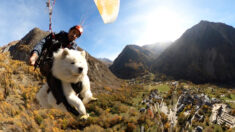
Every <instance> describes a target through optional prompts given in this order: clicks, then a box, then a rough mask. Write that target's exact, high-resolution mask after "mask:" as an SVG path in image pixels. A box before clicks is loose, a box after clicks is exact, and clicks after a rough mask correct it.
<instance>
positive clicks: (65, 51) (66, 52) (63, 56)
mask: <svg viewBox="0 0 235 132" xmlns="http://www.w3.org/2000/svg"><path fill="white" fill-rule="evenodd" d="M68 54H69V50H68V49H67V48H65V49H64V50H63V53H62V56H61V58H62V59H64V58H65V57H66V56H67V55H68Z"/></svg>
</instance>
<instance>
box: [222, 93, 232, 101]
mask: <svg viewBox="0 0 235 132" xmlns="http://www.w3.org/2000/svg"><path fill="white" fill-rule="evenodd" d="M221 99H223V100H235V94H229V96H225V97H222V98H221Z"/></svg>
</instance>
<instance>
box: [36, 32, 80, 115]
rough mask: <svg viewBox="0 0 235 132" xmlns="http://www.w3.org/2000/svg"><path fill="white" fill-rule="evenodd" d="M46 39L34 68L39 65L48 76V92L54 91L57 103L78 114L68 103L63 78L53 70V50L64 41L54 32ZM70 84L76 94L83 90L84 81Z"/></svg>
mask: <svg viewBox="0 0 235 132" xmlns="http://www.w3.org/2000/svg"><path fill="white" fill-rule="evenodd" d="M45 40H46V41H45V44H44V45H43V48H42V53H41V54H40V56H39V57H38V59H37V61H36V64H35V67H34V68H35V69H36V68H37V67H38V66H39V68H40V72H41V74H42V75H44V76H46V78H47V84H48V86H49V88H48V90H47V93H49V92H52V94H53V96H54V97H55V99H56V104H57V105H59V104H60V103H63V104H64V106H65V108H66V109H67V111H69V112H70V113H72V114H73V115H75V116H78V115H79V112H78V111H77V110H76V109H75V108H74V107H73V106H71V105H70V104H69V103H68V101H67V99H66V97H65V94H64V91H63V88H62V82H61V80H59V79H57V78H56V77H54V76H53V75H52V72H51V68H52V65H53V57H52V56H53V52H55V51H56V50H57V49H59V48H60V47H62V43H60V42H59V41H58V40H57V39H56V37H55V35H54V34H53V33H51V34H50V35H48V36H47V37H46V38H45ZM70 85H71V87H72V88H73V90H74V91H75V92H76V94H79V93H80V92H81V91H82V82H78V83H76V84H74V83H71V84H70ZM79 98H81V97H79Z"/></svg>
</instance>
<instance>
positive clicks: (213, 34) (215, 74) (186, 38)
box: [151, 21, 235, 83]
mask: <svg viewBox="0 0 235 132" xmlns="http://www.w3.org/2000/svg"><path fill="white" fill-rule="evenodd" d="M234 51H235V29H234V28H233V27H232V26H229V25H226V24H224V23H214V22H208V21H201V22H200V23H198V24H197V25H195V26H193V27H192V28H190V29H188V30H187V31H186V32H185V33H184V34H183V35H182V36H181V37H180V38H179V39H178V40H176V41H175V42H174V43H173V44H172V45H171V46H170V47H168V48H167V49H166V50H165V51H164V52H163V53H162V54H161V55H160V56H159V58H157V59H155V60H154V61H153V62H154V63H153V65H152V69H151V70H152V71H153V72H161V73H165V74H167V75H170V76H173V77H175V78H176V79H187V80H191V81H194V82H198V83H201V82H223V83H225V82H233V81H234V79H235V52H234Z"/></svg>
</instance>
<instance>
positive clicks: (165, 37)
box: [137, 7, 184, 45]
mask: <svg viewBox="0 0 235 132" xmlns="http://www.w3.org/2000/svg"><path fill="white" fill-rule="evenodd" d="M144 19H145V23H144V25H145V27H144V30H143V32H142V34H141V36H140V37H139V40H137V44H139V45H144V44H152V43H156V42H168V41H174V40H176V39H177V38H179V37H180V35H181V34H182V33H183V32H184V28H183V23H184V22H183V20H182V19H183V18H182V17H181V16H180V15H179V14H177V12H176V11H173V10H171V9H169V8H164V7H162V8H158V9H156V10H154V11H151V12H149V13H148V14H147V15H146V16H145V18H144Z"/></svg>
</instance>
